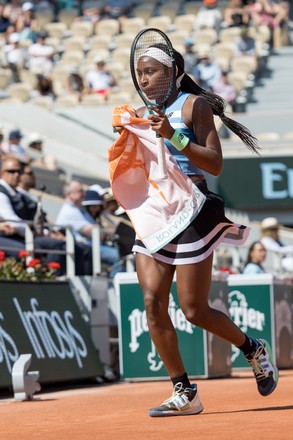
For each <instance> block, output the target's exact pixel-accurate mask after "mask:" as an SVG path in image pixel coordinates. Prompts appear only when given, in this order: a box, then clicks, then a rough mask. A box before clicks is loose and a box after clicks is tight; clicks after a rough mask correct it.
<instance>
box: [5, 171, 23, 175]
mask: <svg viewBox="0 0 293 440" xmlns="http://www.w3.org/2000/svg"><path fill="white" fill-rule="evenodd" d="M3 171H5V173H9V174H16V173H18V174H20V173H21V170H3Z"/></svg>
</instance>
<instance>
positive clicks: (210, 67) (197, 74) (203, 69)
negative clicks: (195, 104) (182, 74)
mask: <svg viewBox="0 0 293 440" xmlns="http://www.w3.org/2000/svg"><path fill="white" fill-rule="evenodd" d="M197 57H198V63H197V65H196V66H195V68H194V69H193V71H192V75H193V76H194V79H195V81H196V83H197V84H198V85H199V86H200V87H202V88H204V89H206V90H210V91H212V90H213V87H214V85H215V84H216V83H217V82H218V81H219V79H220V77H221V73H222V72H221V68H220V66H219V65H218V64H217V63H216V62H215V61H214V60H212V58H211V56H210V54H209V53H208V52H199V53H198V54H197Z"/></svg>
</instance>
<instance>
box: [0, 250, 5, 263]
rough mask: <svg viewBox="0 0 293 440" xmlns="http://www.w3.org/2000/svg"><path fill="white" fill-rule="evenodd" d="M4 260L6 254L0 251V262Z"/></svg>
mask: <svg viewBox="0 0 293 440" xmlns="http://www.w3.org/2000/svg"><path fill="white" fill-rule="evenodd" d="M5 258H6V254H5V252H4V251H0V261H4V260H5Z"/></svg>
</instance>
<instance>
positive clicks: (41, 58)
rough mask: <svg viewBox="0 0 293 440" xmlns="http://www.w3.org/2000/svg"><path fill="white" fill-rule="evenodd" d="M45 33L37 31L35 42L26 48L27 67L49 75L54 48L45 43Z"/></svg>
mask: <svg viewBox="0 0 293 440" xmlns="http://www.w3.org/2000/svg"><path fill="white" fill-rule="evenodd" d="M46 38H47V34H46V33H45V32H39V33H38V34H37V41H36V43H34V44H32V45H31V46H30V47H29V48H28V52H27V56H28V67H29V69H30V70H32V71H34V72H36V73H41V74H43V75H44V76H50V75H51V71H52V67H53V56H54V52H55V51H54V48H53V46H50V45H49V44H47V43H46Z"/></svg>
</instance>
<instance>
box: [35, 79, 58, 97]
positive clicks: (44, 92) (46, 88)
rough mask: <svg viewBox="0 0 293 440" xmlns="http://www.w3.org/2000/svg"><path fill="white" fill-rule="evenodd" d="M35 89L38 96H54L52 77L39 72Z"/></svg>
mask: <svg viewBox="0 0 293 440" xmlns="http://www.w3.org/2000/svg"><path fill="white" fill-rule="evenodd" d="M36 90H37V92H38V93H39V95H40V96H50V97H51V98H52V99H55V98H56V94H55V92H54V88H53V81H52V79H51V78H49V77H47V76H45V75H43V74H41V73H38V74H37V85H36Z"/></svg>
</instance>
